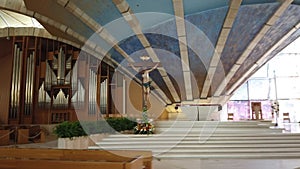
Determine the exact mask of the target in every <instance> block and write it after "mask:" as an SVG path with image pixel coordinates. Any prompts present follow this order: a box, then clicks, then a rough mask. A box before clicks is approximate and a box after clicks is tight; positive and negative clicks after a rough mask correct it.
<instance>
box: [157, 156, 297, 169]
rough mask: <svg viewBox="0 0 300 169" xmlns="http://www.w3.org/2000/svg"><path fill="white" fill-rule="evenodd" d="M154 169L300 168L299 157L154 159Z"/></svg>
mask: <svg viewBox="0 0 300 169" xmlns="http://www.w3.org/2000/svg"><path fill="white" fill-rule="evenodd" d="M153 169H300V157H299V159H286V160H280V159H193V160H190V159H185V160H161V161H158V160H153Z"/></svg>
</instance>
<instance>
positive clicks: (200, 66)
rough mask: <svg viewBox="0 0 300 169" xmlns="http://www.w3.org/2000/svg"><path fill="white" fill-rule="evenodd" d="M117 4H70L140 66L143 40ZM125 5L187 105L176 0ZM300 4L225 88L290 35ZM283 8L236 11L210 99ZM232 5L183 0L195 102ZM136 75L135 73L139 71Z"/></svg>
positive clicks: (267, 3)
mask: <svg viewBox="0 0 300 169" xmlns="http://www.w3.org/2000/svg"><path fill="white" fill-rule="evenodd" d="M26 1H27V2H28V4H29V7H28V8H30V9H32V10H34V11H37V12H40V13H43V14H44V15H46V16H47V17H49V18H52V19H54V20H57V21H59V22H60V23H64V24H65V25H66V26H68V27H70V28H72V29H74V30H75V31H76V32H78V33H80V34H81V35H83V36H85V37H86V38H90V37H91V35H92V34H93V33H95V32H93V31H92V30H91V28H89V26H88V25H87V24H85V23H83V22H82V21H81V19H80V18H77V17H76V16H74V15H73V14H72V13H70V12H69V11H67V10H65V9H64V7H62V6H59V5H58V4H57V3H56V2H54V1H51V0H44V1H45V2H47V3H49V4H50V6H51V7H53V8H57V11H58V12H59V14H60V15H61V17H58V16H57V14H56V12H53V11H51V10H49V9H46V8H45V7H43V8H42V7H41V6H42V4H43V3H42V2H40V1H38V0H34V3H35V4H32V5H31V6H30V3H29V2H30V1H29V0H26ZM114 1H116V2H117V1H119V0H84V1H82V0H70V2H72V3H74V4H75V5H76V6H77V7H78V8H80V9H81V10H82V11H84V12H85V13H86V14H87V15H88V16H89V17H90V18H92V19H93V20H95V21H96V22H97V23H99V24H100V25H102V26H104V27H105V28H106V29H107V30H108V32H109V33H110V34H111V35H112V36H113V37H114V38H115V39H116V40H117V41H118V45H119V46H120V47H121V48H122V49H123V50H124V51H125V52H126V53H127V54H128V55H129V56H130V57H132V58H133V60H135V61H139V56H140V55H144V54H147V53H146V51H145V47H144V46H143V45H142V44H141V42H140V39H139V38H137V35H136V34H135V33H134V31H133V30H132V28H131V26H129V24H128V23H127V21H125V20H124V18H123V16H122V14H121V13H120V11H119V10H118V8H117V7H116V5H115V4H114ZM32 2H33V1H32ZM45 2H44V3H45ZM126 2H127V3H128V4H129V7H130V9H131V11H132V12H133V13H134V14H135V15H136V17H137V19H138V21H139V24H140V25H139V26H140V28H141V29H142V31H143V34H144V36H145V37H146V39H147V40H148V42H149V43H150V46H147V47H152V48H153V49H154V50H155V51H156V52H157V55H158V58H160V60H161V62H162V63H163V64H164V67H165V68H166V69H168V70H169V71H170V72H172V73H169V76H170V79H171V81H172V83H173V84H174V86H175V88H176V89H177V93H178V94H179V95H180V96H181V100H185V99H186V98H185V96H184V95H185V91H182V90H183V89H182V86H183V83H184V79H183V71H182V67H181V55H180V47H179V41H178V36H177V27H176V21H175V17H174V6H173V0H127V1H126ZM299 4H300V0H295V1H294V2H293V4H292V5H290V7H289V8H288V10H287V11H286V12H285V13H284V14H283V15H282V16H281V17H280V18H279V20H278V21H277V22H276V23H275V25H274V26H272V27H271V29H270V30H269V31H268V32H267V33H266V34H265V36H264V37H263V39H262V40H260V42H259V45H257V46H255V48H254V49H253V50H252V51H251V55H250V57H249V58H247V59H246V61H245V62H244V63H243V64H242V65H243V66H242V68H240V69H239V70H238V71H236V72H235V74H234V78H233V79H231V80H230V83H228V85H227V86H226V87H227V89H228V88H230V87H231V86H232V85H234V84H235V83H236V82H237V81H238V80H239V78H240V77H242V76H243V74H245V72H246V71H247V70H248V69H249V68H250V67H251V66H252V65H253V64H254V63H255V62H256V61H257V60H258V59H259V58H260V57H261V56H263V54H264V53H265V52H266V51H267V50H268V49H270V48H271V47H272V45H274V43H276V42H277V41H278V40H279V39H280V38H282V37H283V36H284V35H285V34H286V33H287V32H288V30H290V29H292V28H293V27H294V26H295V24H297V23H299V22H300V17H299V16H300V7H299V6H298V5H299ZM279 5H280V2H279V1H278V0H243V1H242V5H241V7H240V8H239V10H238V14H237V17H236V18H235V21H234V23H233V25H232V28H231V31H230V32H229V35H228V38H227V40H226V43H225V47H224V50H223V52H222V53H221V56H220V61H219V65H218V66H217V67H216V74H215V75H214V77H213V79H214V80H213V81H214V83H213V86H212V87H211V89H210V90H209V91H210V92H209V94H208V97H211V96H213V94H214V92H215V90H216V89H217V87H218V86H219V85H220V84H221V81H222V80H223V79H224V76H225V75H227V74H228V73H229V71H230V70H231V68H232V67H233V66H234V65H235V63H236V61H237V60H238V58H239V57H240V56H241V54H242V53H243V52H244V51H245V49H246V48H247V46H248V45H249V43H250V42H251V41H252V40H253V39H254V38H255V36H256V35H257V34H258V32H259V31H260V30H261V28H262V27H263V26H264V25H265V23H267V21H268V19H269V18H270V17H271V16H272V15H273V14H274V12H275V11H276V10H277V8H278V7H279ZM228 6H229V0H183V9H184V14H185V21H186V25H185V28H186V38H187V45H188V48H187V50H188V57H189V59H188V60H189V63H190V69H191V72H192V76H193V77H194V78H195V79H194V80H192V81H191V83H192V86H193V87H195V86H198V88H199V90H196V91H195V92H193V98H194V99H199V98H200V93H201V92H202V89H203V85H204V81H205V79H206V76H207V68H208V66H209V64H210V61H211V58H212V56H213V53H214V49H215V47H216V44H217V41H218V39H219V36H220V32H221V30H222V27H223V24H224V20H225V18H226V15H227V12H228ZM40 8H41V9H40ZM97 36H98V35H97V34H96V36H95V37H92V38H91V39H92V41H94V42H96V43H97V44H98V45H99V46H100V47H102V48H105V49H107V50H108V51H109V54H110V55H111V57H112V59H114V60H115V61H117V62H118V63H120V64H125V63H127V62H126V61H125V60H124V56H122V55H121V54H120V53H119V52H118V51H117V50H116V49H114V48H113V46H110V45H109V44H108V43H107V42H105V41H106V40H105V39H102V38H101V37H97ZM298 36H299V33H298V34H294V35H293V37H292V38H288V39H289V40H288V41H287V42H286V43H284V44H283V45H282V46H280V47H279V48H278V49H282V47H283V46H286V45H287V44H288V43H290V42H291V41H292V40H293V39H295V38H297V37H298ZM276 52H279V50H276ZM276 52H273V53H272V55H270V56H269V58H272V57H273V56H274V55H275V54H276ZM170 65H171V66H170ZM128 70H129V71H134V70H133V69H131V68H128ZM134 74H137V72H135V73H134ZM151 76H153V79H154V81H155V82H156V83H157V84H158V86H159V87H160V89H162V90H163V91H164V92H165V93H166V95H167V97H169V99H170V100H172V101H174V98H172V95H171V94H170V91H169V89H168V88H167V86H166V84H165V83H164V81H163V80H162V77H161V76H160V74H159V73H158V72H157V71H155V72H153V73H152V74H151ZM139 78H140V77H139ZM240 85H241V84H240Z"/></svg>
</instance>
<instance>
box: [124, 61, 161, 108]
mask: <svg viewBox="0 0 300 169" xmlns="http://www.w3.org/2000/svg"><path fill="white" fill-rule="evenodd" d="M140 58H141V59H142V60H143V62H139V63H129V65H130V66H131V67H133V68H139V72H140V73H141V74H142V78H143V79H142V86H143V109H146V110H147V109H148V105H149V104H150V90H151V89H150V87H151V80H150V75H149V74H150V72H152V71H153V70H154V69H156V68H157V67H158V66H160V63H159V62H146V61H147V60H149V59H150V57H149V56H141V57H140Z"/></svg>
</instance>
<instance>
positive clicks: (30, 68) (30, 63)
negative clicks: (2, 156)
mask: <svg viewBox="0 0 300 169" xmlns="http://www.w3.org/2000/svg"><path fill="white" fill-rule="evenodd" d="M34 55H35V52H32V53H31V54H30V55H29V57H28V58H27V64H26V65H27V67H26V83H25V84H26V88H25V90H26V92H25V112H24V114H25V115H30V114H31V111H32V98H33V96H32V95H33V93H32V92H33V83H34V82H33V80H34Z"/></svg>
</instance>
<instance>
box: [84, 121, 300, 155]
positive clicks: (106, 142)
mask: <svg viewBox="0 0 300 169" xmlns="http://www.w3.org/2000/svg"><path fill="white" fill-rule="evenodd" d="M187 123H194V124H196V125H191V124H187ZM171 124H174V122H173V123H172V122H169V121H166V122H157V123H156V125H157V131H160V132H161V133H158V134H154V135H148V136H147V135H130V134H127V135H124V134H116V135H111V136H109V137H107V138H104V139H103V140H102V141H101V142H98V143H97V146H91V147H89V148H90V149H106V150H112V149H122V150H151V151H152V152H153V155H154V157H155V158H158V159H168V158H283V159H285V158H299V157H300V134H299V133H283V132H282V130H281V129H275V130H274V129H272V128H270V127H269V126H270V124H267V123H266V124H260V122H239V123H227V122H226V123H223V122H221V123H219V125H217V127H214V126H215V124H216V123H215V122H196V123H195V122H190V121H186V122H179V123H176V127H175V126H174V127H170V128H168V127H167V126H168V125H171ZM203 124H205V125H203ZM161 126H162V127H161ZM171 126H172V125H171ZM187 126H189V127H188V128H186V127H187ZM200 126H202V127H203V128H200ZM204 126H205V127H204ZM207 126H210V127H207ZM230 126H231V127H230ZM250 126H251V127H250ZM254 126H256V127H254ZM212 128H213V129H214V128H216V129H217V132H212V130H211V129H212ZM184 129H186V131H185V130H184ZM201 131H202V132H201ZM214 131H216V130H214Z"/></svg>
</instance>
